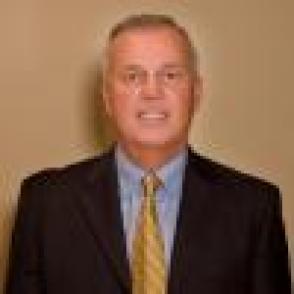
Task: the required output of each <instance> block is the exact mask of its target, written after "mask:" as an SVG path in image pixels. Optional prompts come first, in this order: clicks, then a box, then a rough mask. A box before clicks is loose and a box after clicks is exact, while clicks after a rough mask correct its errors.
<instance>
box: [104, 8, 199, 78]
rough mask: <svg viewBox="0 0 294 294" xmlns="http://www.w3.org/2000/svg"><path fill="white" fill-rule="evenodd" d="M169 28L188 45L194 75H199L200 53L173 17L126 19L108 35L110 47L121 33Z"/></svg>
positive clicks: (158, 16)
mask: <svg viewBox="0 0 294 294" xmlns="http://www.w3.org/2000/svg"><path fill="white" fill-rule="evenodd" d="M160 27H169V28H172V29H174V30H175V31H176V32H178V33H179V34H180V35H181V36H182V37H183V38H184V40H185V42H186V44H187V52H188V56H189V59H190V65H191V70H192V72H193V74H196V75H198V67H199V64H198V63H199V61H198V52H197V50H196V47H195V46H194V44H193V42H192V40H191V38H190V36H189V34H188V32H187V31H186V29H185V28H184V27H183V26H181V25H180V24H179V23H178V22H177V21H176V20H175V19H174V18H173V17H171V16H168V15H165V14H135V15H130V16H128V17H126V18H124V19H123V20H122V21H120V22H119V23H117V24H116V25H114V26H113V27H112V29H111V31H110V32H109V35H108V46H109V44H110V43H111V42H112V41H113V40H114V39H115V38H117V37H118V36H119V35H120V34H121V33H123V32H127V31H131V30H135V29H145V28H160Z"/></svg>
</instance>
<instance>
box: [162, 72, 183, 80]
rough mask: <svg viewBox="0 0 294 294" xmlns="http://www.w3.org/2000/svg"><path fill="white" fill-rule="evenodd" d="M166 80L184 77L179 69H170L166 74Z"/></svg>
mask: <svg viewBox="0 0 294 294" xmlns="http://www.w3.org/2000/svg"><path fill="white" fill-rule="evenodd" d="M164 77H165V80H166V81H176V80H179V79H180V78H181V77H182V73H181V71H179V70H169V71H166V72H165V74H164Z"/></svg>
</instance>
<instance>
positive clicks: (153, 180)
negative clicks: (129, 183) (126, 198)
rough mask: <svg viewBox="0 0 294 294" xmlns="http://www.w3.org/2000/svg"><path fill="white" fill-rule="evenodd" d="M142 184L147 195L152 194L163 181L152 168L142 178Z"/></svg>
mask: <svg viewBox="0 0 294 294" xmlns="http://www.w3.org/2000/svg"><path fill="white" fill-rule="evenodd" d="M142 185H143V187H144V191H145V195H151V194H154V193H155V192H156V190H157V189H158V188H159V187H160V186H161V185H162V181H161V180H160V178H159V177H158V176H157V175H156V174H155V172H154V171H153V170H150V171H149V172H148V173H147V174H146V175H145V176H144V177H143V178H142Z"/></svg>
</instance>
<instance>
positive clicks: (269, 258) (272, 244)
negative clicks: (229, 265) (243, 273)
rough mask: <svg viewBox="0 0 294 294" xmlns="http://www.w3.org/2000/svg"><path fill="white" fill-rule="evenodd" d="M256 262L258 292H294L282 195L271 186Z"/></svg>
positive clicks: (254, 288)
mask: <svg viewBox="0 0 294 294" xmlns="http://www.w3.org/2000/svg"><path fill="white" fill-rule="evenodd" d="M256 240H257V242H256V247H255V256H254V265H253V285H252V287H253V291H252V293H254V294H291V277H290V262H289V254H288V247H287V241H286V236H285V229H284V223H283V219H282V209H281V197H280V193H279V191H278V189H277V188H272V189H270V192H269V193H268V197H267V201H266V203H264V205H263V208H262V212H261V213H260V219H259V230H258V234H257V237H256Z"/></svg>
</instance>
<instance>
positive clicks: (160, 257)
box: [131, 171, 167, 294]
mask: <svg viewBox="0 0 294 294" xmlns="http://www.w3.org/2000/svg"><path fill="white" fill-rule="evenodd" d="M142 184H143V189H144V198H143V200H142V206H141V211H140V214H139V216H138V222H137V227H136V233H135V237H134V241H133V255H132V265H131V266H132V278H133V285H132V288H133V291H132V293H133V294H166V293H167V273H166V264H165V260H164V243H163V239H162V236H161V233H160V229H159V223H158V216H157V211H156V200H155V192H156V189H157V188H158V187H159V186H160V185H161V182H160V180H159V179H158V178H157V177H156V175H155V174H154V173H153V172H152V171H151V172H150V173H148V174H147V175H146V176H145V177H144V178H143V180H142Z"/></svg>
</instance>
